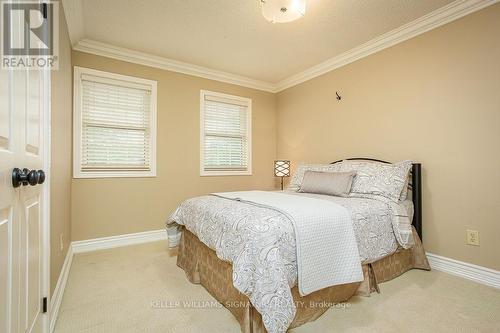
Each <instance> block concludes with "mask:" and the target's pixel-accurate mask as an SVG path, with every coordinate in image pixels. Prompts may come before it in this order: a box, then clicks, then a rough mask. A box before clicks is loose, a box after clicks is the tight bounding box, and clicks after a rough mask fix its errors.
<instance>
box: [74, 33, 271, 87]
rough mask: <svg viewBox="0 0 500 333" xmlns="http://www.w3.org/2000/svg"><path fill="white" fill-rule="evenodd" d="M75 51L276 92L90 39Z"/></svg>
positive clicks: (258, 83)
mask: <svg viewBox="0 0 500 333" xmlns="http://www.w3.org/2000/svg"><path fill="white" fill-rule="evenodd" d="M73 49H74V50H76V51H81V52H86V53H91V54H95V55H99V56H103V57H108V58H113V59H118V60H123V61H127V62H131V63H134V64H139V65H144V66H150V67H155V68H160V69H164V70H167V71H172V72H177V73H182V74H187V75H193V76H198V77H201V78H205V79H209V80H215V81H220V82H225V83H230V84H235V85H239V86H243V87H247V88H252V89H257V90H263V91H268V92H273V93H274V92H276V85H275V84H273V83H269V82H264V81H259V80H255V79H251V78H247V77H244V76H240V75H236V74H231V73H227V72H223V71H219V70H215V69H210V68H206V67H202V66H197V65H192V64H188V63H185V62H181V61H177V60H172V59H168V58H164V57H160V56H155V55H152V54H148V53H144V52H139V51H135V50H130V49H126V48H123V47H118V46H114V45H111V44H106V43H101V42H97V41H94V40H90V39H82V40H80V41H79V42H78V43H77V44H76V45H75V46H73Z"/></svg>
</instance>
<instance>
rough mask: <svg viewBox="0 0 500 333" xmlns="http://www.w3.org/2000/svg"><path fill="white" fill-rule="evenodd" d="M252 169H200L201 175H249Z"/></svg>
mask: <svg viewBox="0 0 500 333" xmlns="http://www.w3.org/2000/svg"><path fill="white" fill-rule="evenodd" d="M251 175H252V171H251V170H247V171H200V176H201V177H223V176H251Z"/></svg>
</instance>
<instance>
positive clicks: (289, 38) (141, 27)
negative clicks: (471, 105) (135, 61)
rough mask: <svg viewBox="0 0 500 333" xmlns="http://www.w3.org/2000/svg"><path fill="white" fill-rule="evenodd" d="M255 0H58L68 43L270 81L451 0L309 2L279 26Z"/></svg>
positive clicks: (331, 56)
mask: <svg viewBox="0 0 500 333" xmlns="http://www.w3.org/2000/svg"><path fill="white" fill-rule="evenodd" d="M259 2H260V1H259V0H147V1H145V0H143V1H137V0H84V1H82V0H66V1H64V2H63V3H64V7H65V10H66V11H68V8H69V11H71V13H70V15H68V14H67V20H68V25H69V26H70V33H71V36H72V43H73V45H76V44H77V43H78V41H79V40H81V39H86V40H93V41H98V42H102V43H106V44H111V45H114V46H118V47H123V48H127V49H131V50H136V51H141V52H145V53H148V54H151V55H155V56H160V57H165V58H168V59H172V60H176V61H181V62H185V63H189V64H193V65H197V66H202V67H205V68H210V69H212V70H218V71H223V72H226V73H231V74H236V75H239V76H244V77H247V78H251V79H255V80H260V81H265V82H269V83H273V84H275V83H278V82H280V81H282V80H285V79H287V78H289V77H291V76H293V75H295V74H297V73H300V72H302V71H304V70H306V69H308V68H310V67H312V66H315V65H317V64H319V63H322V62H324V61H327V60H328V59H331V58H333V57H336V56H338V55H340V54H342V53H344V52H346V51H348V50H351V49H353V48H355V47H357V46H359V45H361V44H363V43H365V42H367V41H370V40H372V39H374V38H376V37H378V36H380V35H383V34H384V33H387V32H389V31H391V30H393V29H396V28H398V27H400V26H402V25H404V24H406V23H409V22H411V21H413V20H415V19H417V18H420V17H422V16H424V15H426V14H428V13H430V12H432V11H434V10H436V9H438V8H441V7H443V6H445V5H447V4H449V3H451V2H452V0H308V4H307V12H306V15H305V16H304V17H303V18H301V19H299V20H297V21H294V22H291V23H285V24H272V23H269V22H268V21H266V20H265V19H264V18H263V16H262V15H261V13H260V3H259ZM67 6H68V8H67ZM71 6H73V9H71V8H70V7H71ZM75 8H76V10H75ZM75 26H76V27H77V28H75ZM71 30H73V33H72V31H71ZM76 30H78V31H79V32H78V33H77V34H75V33H74V31H76Z"/></svg>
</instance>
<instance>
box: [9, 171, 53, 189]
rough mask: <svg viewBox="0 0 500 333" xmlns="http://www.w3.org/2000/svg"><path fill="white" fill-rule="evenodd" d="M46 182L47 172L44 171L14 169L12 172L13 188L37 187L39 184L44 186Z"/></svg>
mask: <svg viewBox="0 0 500 333" xmlns="http://www.w3.org/2000/svg"><path fill="white" fill-rule="evenodd" d="M44 181H45V172H43V170H38V171H37V170H31V171H30V170H28V169H26V168H24V169H22V170H21V169H19V168H14V169H13V170H12V186H14V187H19V186H21V185H23V186H27V185H28V184H29V185H31V186H35V185H37V184H43V182H44Z"/></svg>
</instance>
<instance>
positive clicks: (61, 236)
mask: <svg viewBox="0 0 500 333" xmlns="http://www.w3.org/2000/svg"><path fill="white" fill-rule="evenodd" d="M59 246H60V248H61V252H62V251H63V250H64V241H63V234H60V235H59Z"/></svg>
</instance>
